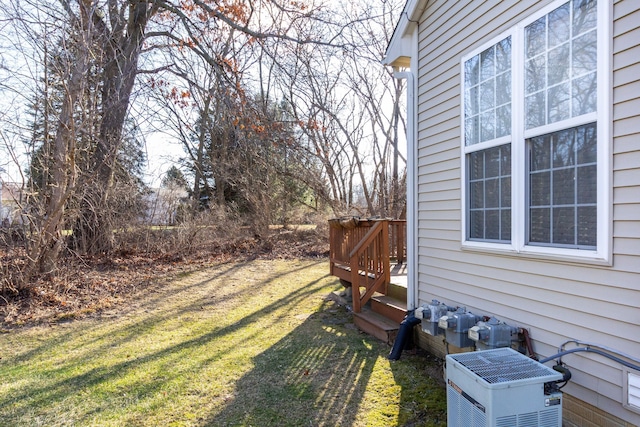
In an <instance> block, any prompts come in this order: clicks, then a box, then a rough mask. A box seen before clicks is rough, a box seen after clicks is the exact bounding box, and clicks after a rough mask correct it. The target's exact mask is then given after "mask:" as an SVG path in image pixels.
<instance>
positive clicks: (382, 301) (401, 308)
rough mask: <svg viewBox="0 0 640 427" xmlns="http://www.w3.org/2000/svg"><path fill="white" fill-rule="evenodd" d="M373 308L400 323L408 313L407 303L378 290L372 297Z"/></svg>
mask: <svg viewBox="0 0 640 427" xmlns="http://www.w3.org/2000/svg"><path fill="white" fill-rule="evenodd" d="M371 309H372V310H373V311H374V312H376V313H378V314H381V315H383V316H384V317H386V318H387V319H390V320H393V321H394V322H396V323H398V324H399V323H400V322H402V321H403V320H404V317H405V316H406V314H407V303H406V302H405V301H400V300H398V299H396V298H393V297H390V296H388V295H383V294H380V293H378V292H376V293H374V294H373V296H372V297H371Z"/></svg>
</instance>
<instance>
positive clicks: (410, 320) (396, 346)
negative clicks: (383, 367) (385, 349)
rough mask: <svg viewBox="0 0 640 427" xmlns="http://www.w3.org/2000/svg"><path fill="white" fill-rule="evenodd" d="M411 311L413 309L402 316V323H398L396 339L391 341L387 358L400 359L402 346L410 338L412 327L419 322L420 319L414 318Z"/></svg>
mask: <svg viewBox="0 0 640 427" xmlns="http://www.w3.org/2000/svg"><path fill="white" fill-rule="evenodd" d="M413 313H414V310H411V311H409V312H408V313H407V315H406V316H405V317H404V320H403V321H402V323H400V330H399V331H398V336H396V340H395V341H394V342H393V348H392V349H391V353H389V356H387V359H389V360H400V356H401V355H402V350H404V346H405V345H406V343H407V340H408V339H409V338H411V334H412V332H413V327H414V326H416V325H417V324H418V323H420V319H418V318H416V317H415V315H414V314H413Z"/></svg>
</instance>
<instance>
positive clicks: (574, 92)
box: [524, 0, 598, 129]
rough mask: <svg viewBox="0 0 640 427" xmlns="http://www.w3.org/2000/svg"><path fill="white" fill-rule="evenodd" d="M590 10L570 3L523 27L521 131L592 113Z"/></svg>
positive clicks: (587, 4)
mask: <svg viewBox="0 0 640 427" xmlns="http://www.w3.org/2000/svg"><path fill="white" fill-rule="evenodd" d="M572 8H573V9H572ZM572 10H573V15H574V16H573V20H572V19H571V15H572V12H571V11H572ZM592 10H595V2H591V3H590V2H586V1H578V0H574V1H572V2H567V3H566V4H564V5H562V6H560V7H558V8H557V9H555V10H553V11H552V12H551V13H549V15H547V16H546V17H544V18H540V19H538V20H537V21H535V22H534V23H532V24H530V25H528V26H526V27H525V69H524V89H525V94H526V98H525V126H526V129H534V128H536V127H539V126H544V125H546V124H550V123H557V122H560V121H563V120H567V119H570V118H572V117H577V116H581V115H584V114H587V113H591V112H594V111H596V107H597V87H596V69H597V63H598V58H597V32H596V31H597V30H596V25H595V24H596V22H595V19H596V18H597V17H595V15H594V14H593V12H592ZM576 14H577V15H576ZM545 35H546V37H544V36H545Z"/></svg>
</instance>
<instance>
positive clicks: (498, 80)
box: [464, 38, 511, 146]
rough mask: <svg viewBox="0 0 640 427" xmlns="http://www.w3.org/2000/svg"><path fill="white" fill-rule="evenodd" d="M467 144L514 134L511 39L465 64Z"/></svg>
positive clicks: (465, 132)
mask: <svg viewBox="0 0 640 427" xmlns="http://www.w3.org/2000/svg"><path fill="white" fill-rule="evenodd" d="M464 73H465V76H464V82H465V93H464V116H465V117H464V125H465V131H464V135H465V145H467V146H470V145H474V144H477V143H479V142H485V141H491V140H493V139H495V138H497V137H503V136H507V135H510V134H511V38H506V39H504V40H502V41H500V42H499V43H497V44H496V45H494V46H492V47H490V48H488V49H486V50H484V51H482V52H481V53H480V54H479V55H476V56H474V57H472V58H470V59H468V60H467V61H465V64H464Z"/></svg>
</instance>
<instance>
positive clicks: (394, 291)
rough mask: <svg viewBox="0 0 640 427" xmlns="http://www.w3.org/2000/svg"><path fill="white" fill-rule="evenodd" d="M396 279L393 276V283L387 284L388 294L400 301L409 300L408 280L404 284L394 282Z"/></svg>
mask: <svg viewBox="0 0 640 427" xmlns="http://www.w3.org/2000/svg"><path fill="white" fill-rule="evenodd" d="M394 279H395V277H394V276H391V283H390V284H389V285H388V286H387V292H386V294H387V296H389V297H391V298H395V299H397V300H400V301H406V300H407V283H406V280H405V283H404V285H401V284H397V283H393V280H394Z"/></svg>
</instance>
